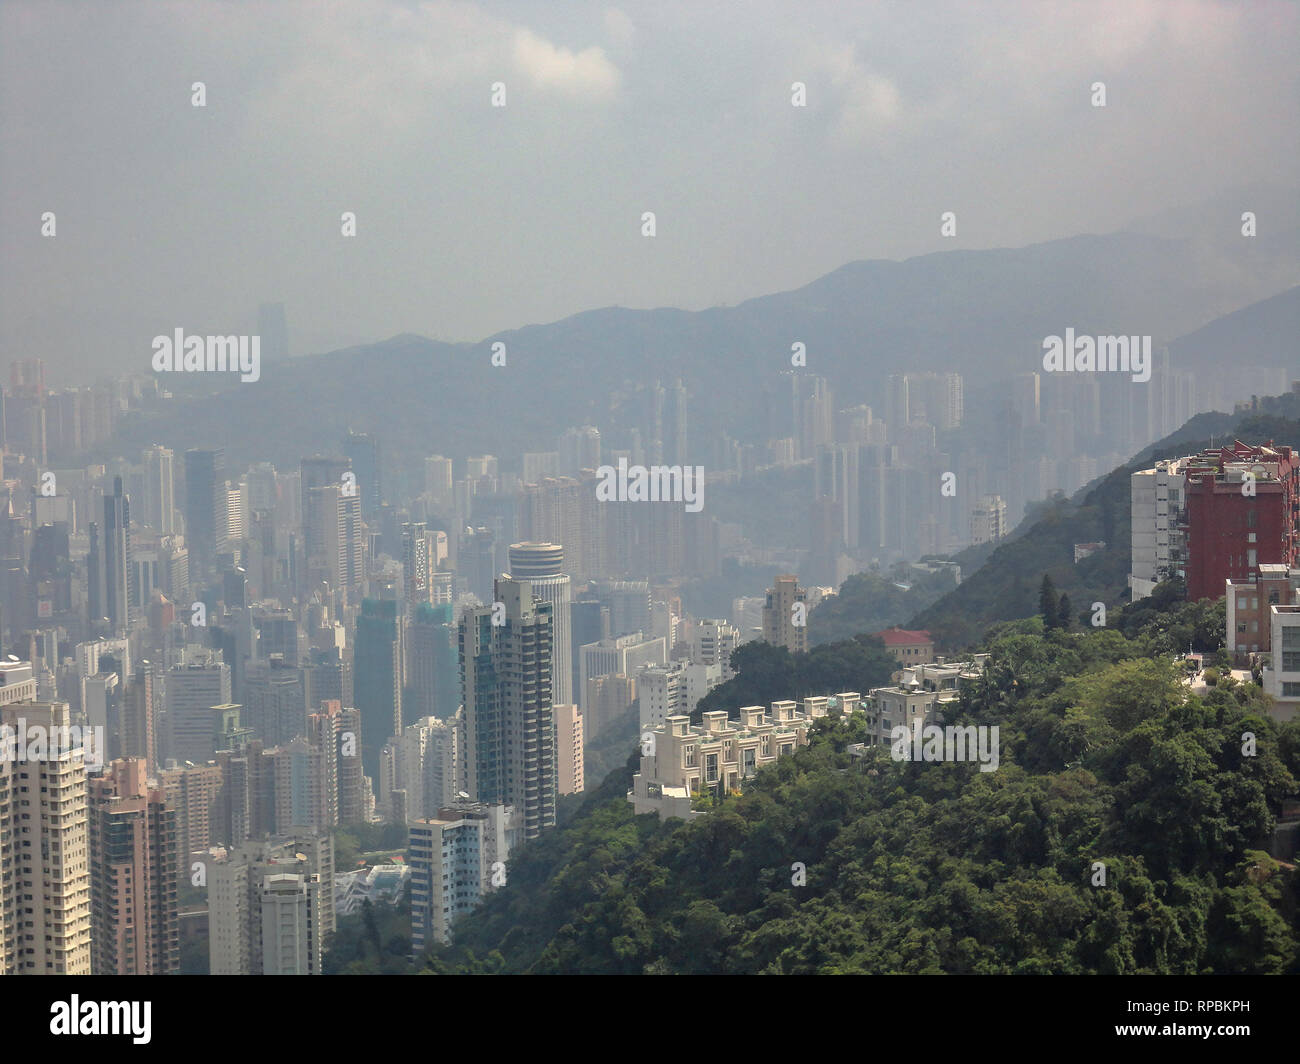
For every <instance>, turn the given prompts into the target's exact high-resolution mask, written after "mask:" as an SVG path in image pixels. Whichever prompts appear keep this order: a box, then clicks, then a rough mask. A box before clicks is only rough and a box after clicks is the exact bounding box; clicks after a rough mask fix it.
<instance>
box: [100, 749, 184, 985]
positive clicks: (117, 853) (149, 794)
mask: <svg viewBox="0 0 1300 1064" xmlns="http://www.w3.org/2000/svg"><path fill="white" fill-rule="evenodd" d="M146 773H147V770H146V766H145V763H144V762H143V761H141V760H139V759H138V758H128V759H125V760H120V761H114V762H112V763H111V764H110V765H109V766H108V770H107V771H106V772H105V773H104V774H103V775H102V776H99V777H96V778H94V779H91V780H90V782H89V785H88V790H89V799H88V806H89V811H90V887H91V944H92V945H91V967H92V973H93V974H95V975H170V974H174V973H176V972H179V971H180V957H181V950H180V916H179V910H178V907H177V877H176V869H177V831H176V811H175V809H174V808H173V807H172V806H170V805H169V804H168V802H167V799H166V796H165V795H164V793H163V790H162V788H161V787H158V786H151V785H150V783H149V781H148V779H147V778H146Z"/></svg>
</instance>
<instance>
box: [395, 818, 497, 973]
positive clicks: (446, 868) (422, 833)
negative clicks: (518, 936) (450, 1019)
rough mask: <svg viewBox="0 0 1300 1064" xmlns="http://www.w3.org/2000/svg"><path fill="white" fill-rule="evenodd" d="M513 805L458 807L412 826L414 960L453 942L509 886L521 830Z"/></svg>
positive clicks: (410, 849)
mask: <svg viewBox="0 0 1300 1064" xmlns="http://www.w3.org/2000/svg"><path fill="white" fill-rule="evenodd" d="M516 820H517V818H516V816H515V809H514V806H510V805H485V804H483V803H482V802H457V803H455V804H454V805H451V806H448V807H447V808H445V809H441V810H439V812H438V815H437V816H436V817H429V818H426V819H422V820H416V821H414V822H413V823H412V824H411V835H410V844H409V847H410V848H409V853H408V858H409V863H410V866H411V880H410V887H411V956H412V957H414V958H416V959H418V958H419V957H420V955H421V954H423V953H424V951H425V950H427V949H429V948H430V947H431V946H434V945H436V944H440V943H446V942H449V941H450V940H451V931H452V926H453V925H454V924H455V922H456V920H457V919H458V918H459V917H460V916H462V915H463V914H464V913H467V912H470V911H471V910H472V909H474V908H475V907H476V906H477V905H478V903H479V901H480V900H481V899H482V897H483V895H484V894H486V893H488V892H489V891H491V890H494V889H496V888H497V887H498V886H501V885H503V884H504V883H505V863H506V861H507V860H508V858H509V856H510V851H511V850H512V849H513V848H514V845H515V842H516V841H517V839H518V837H519V835H520V833H521V831H520V828H519V827H516Z"/></svg>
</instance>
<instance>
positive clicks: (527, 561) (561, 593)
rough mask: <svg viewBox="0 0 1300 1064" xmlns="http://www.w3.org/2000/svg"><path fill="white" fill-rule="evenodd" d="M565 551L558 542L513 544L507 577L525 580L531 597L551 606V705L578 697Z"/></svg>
mask: <svg viewBox="0 0 1300 1064" xmlns="http://www.w3.org/2000/svg"><path fill="white" fill-rule="evenodd" d="M563 569H564V548H563V547H562V546H560V545H559V544H558V543H512V544H511V545H510V575H511V576H512V577H514V578H515V579H516V580H527V581H528V582H529V583H530V584H532V587H533V595H534V597H536V598H539V599H541V600H542V601H543V602H549V603H550V604H551V617H552V623H553V625H554V639H553V642H554V649H553V652H552V656H551V703H552V705H560V704H562V703H564V704H567V703H570V702H573V701H575V699H576V698H577V697H578V696H577V695H576V694H575V693H574V690H573V672H572V665H571V662H572V660H573V651H572V649H571V642H572V641H571V637H570V627H571V625H572V616H571V610H570V602H571V601H572V594H571V590H570V587H569V578H568V576H566V575H565V573H564V571H563Z"/></svg>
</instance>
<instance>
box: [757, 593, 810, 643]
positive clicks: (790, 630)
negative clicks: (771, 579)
mask: <svg viewBox="0 0 1300 1064" xmlns="http://www.w3.org/2000/svg"><path fill="white" fill-rule="evenodd" d="M775 584H776V586H775V587H770V588H768V589H767V601H766V603H765V604H764V606H763V638H764V639H765V640H766V641H767V642H769V643H771V644H772V645H773V646H778V647H785V648H786V649H787V650H789V651H790V652H791V653H792V654H805V653H807V651H808V624H807V616H806V615H805V616H804V617H803V622H804V623H802V624H796V623H795V621H796V620H798V619H799V618H798V616H797V615H796V613H795V605H796V603H798V604H800V605H802V606H803V607H804V609H805V610H806V609H807V592H806V591H804V589H803V588H801V587H800V586H799V578H798V577H797V576H788V575H787V576H778V577H777V578H776V581H775Z"/></svg>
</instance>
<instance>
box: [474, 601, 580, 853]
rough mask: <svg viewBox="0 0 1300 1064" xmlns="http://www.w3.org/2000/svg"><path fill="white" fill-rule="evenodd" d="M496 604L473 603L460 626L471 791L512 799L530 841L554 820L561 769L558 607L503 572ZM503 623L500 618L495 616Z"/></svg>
mask: <svg viewBox="0 0 1300 1064" xmlns="http://www.w3.org/2000/svg"><path fill="white" fill-rule="evenodd" d="M494 590H495V595H494V601H495V602H497V603H500V604H501V605H503V606H504V607H505V612H504V615H501V614H498V613H497V611H496V610H495V609H494V608H493V607H490V606H478V607H474V608H471V609H467V610H466V611H465V613H464V614H463V615H462V617H461V621H460V629H459V642H460V668H461V677H462V691H463V697H464V705H465V738H466V759H465V764H466V777H465V783H466V786H465V790H466V792H467V793H468V794H469V795H470V796H471V797H472V798H473V799H474V800H476V801H481V802H486V803H488V804H490V805H512V806H514V807H515V809H516V811H517V814H518V816H519V818H520V821H521V825H520V826H521V828H522V831H523V836H524V838H525V839H533V838H536V837H537V836H538V835H539V834H541V832H542V830H543V829H544V828H548V827H553V826H554V825H555V795H556V783H557V772H556V764H555V723H554V715H553V709H552V705H553V703H552V702H551V690H552V684H551V664H552V660H553V658H554V640H553V631H554V629H553V627H552V626H553V617H552V607H551V604H550V603H549V602H545V601H543V600H541V599H540V598H538V597H536V596H535V595H534V594H533V588H532V584H531V582H530V581H527V580H516V579H514V578H512V577H508V576H503V577H501V578H500V579H499V580H497V581H496V585H495V589H494ZM494 614H496V615H497V617H498V619H499V620H500V621H501V622H503V623H499V624H494V623H493V616H494Z"/></svg>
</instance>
